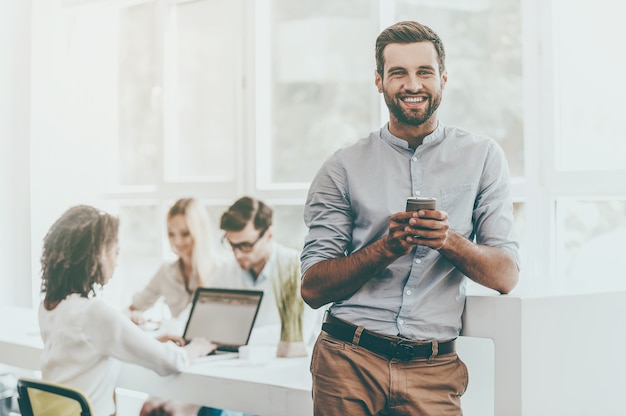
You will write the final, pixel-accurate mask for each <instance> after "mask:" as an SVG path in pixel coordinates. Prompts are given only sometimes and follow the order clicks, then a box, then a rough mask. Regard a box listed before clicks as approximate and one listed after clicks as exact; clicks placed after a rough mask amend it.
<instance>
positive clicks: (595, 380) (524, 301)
mask: <svg viewBox="0 0 626 416" xmlns="http://www.w3.org/2000/svg"><path fill="white" fill-rule="evenodd" d="M0 314H1V316H2V317H3V318H4V319H2V322H0V362H4V363H6V364H9V365H13V366H16V367H24V368H28V369H37V367H38V360H39V355H40V351H41V345H42V344H41V340H40V339H39V336H38V335H37V325H36V320H35V315H34V312H32V311H30V310H28V309H20V308H10V307H2V306H0ZM463 335H465V336H469V337H478V338H489V339H491V340H493V345H494V348H493V351H495V354H493V355H494V356H493V362H491V363H485V362H480V361H478V362H477V361H476V359H475V357H472V351H469V350H465V351H464V350H463V348H464V347H463V345H464V343H463V342H460V343H459V354H460V355H461V357H462V358H463V359H464V360H465V361H466V362H468V363H470V364H469V372H470V390H474V392H475V391H476V390H480V388H481V385H480V384H479V383H477V384H472V381H473V380H478V379H479V378H480V377H481V376H483V374H482V373H484V372H485V369H490V368H495V374H493V378H492V380H493V386H494V387H493V388H494V391H493V392H489V393H491V395H489V394H488V395H487V397H492V398H493V399H492V400H491V402H490V403H486V404H481V403H478V404H476V403H472V404H473V406H472V409H471V410H470V411H468V409H466V411H465V414H466V416H473V415H476V416H488V415H489V414H490V413H492V412H490V411H489V410H485V409H494V411H493V414H494V415H495V416H543V415H550V416H552V415H567V416H589V415H600V414H602V415H626V401H625V400H623V398H622V396H623V394H624V392H625V391H626V377H624V374H625V373H626V354H624V349H625V346H626V292H613V293H596V294H583V295H570V296H568V295H540V296H531V295H528V296H527V295H516V296H515V295H514V296H496V295H485V296H469V297H468V298H467V305H466V311H465V315H464V329H463ZM460 341H463V339H461V340H460ZM490 376H491V374H490ZM119 385H120V387H125V388H129V389H132V390H138V391H143V392H146V393H149V394H151V395H156V396H162V397H168V398H175V399H178V400H182V401H186V402H191V403H198V404H206V405H212V406H215V407H221V408H226V409H232V410H241V411H245V412H251V413H256V414H259V415H268V416H281V415H307V414H308V415H310V414H312V402H311V394H310V389H311V377H310V374H309V368H308V358H297V359H272V360H271V361H269V362H267V363H265V364H255V363H252V362H246V361H245V360H238V361H232V362H228V361H218V362H214V363H210V364H201V365H198V366H194V367H192V368H190V369H189V370H187V371H185V372H184V373H182V374H180V375H177V376H170V377H160V376H158V375H157V374H156V373H153V372H152V371H150V370H145V369H141V368H138V367H136V366H131V365H125V366H124V367H123V370H122V374H121V378H120V383H119ZM470 390H468V394H473V393H471V392H470ZM466 396H467V394H466ZM465 399H466V397H465V396H464V400H465ZM468 401H471V400H468Z"/></svg>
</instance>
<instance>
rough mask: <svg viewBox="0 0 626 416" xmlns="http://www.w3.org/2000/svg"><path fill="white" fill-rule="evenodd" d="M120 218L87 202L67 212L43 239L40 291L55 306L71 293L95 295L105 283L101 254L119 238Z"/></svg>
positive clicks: (47, 304) (49, 305) (49, 306)
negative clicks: (98, 288)
mask: <svg viewBox="0 0 626 416" xmlns="http://www.w3.org/2000/svg"><path fill="white" fill-rule="evenodd" d="M118 229H119V220H118V219H117V218H116V217H113V216H111V215H110V214H107V213H105V212H102V211H99V210H97V209H96V208H94V207H91V206H87V205H78V206H75V207H72V208H70V209H68V210H67V211H65V213H63V215H61V217H60V218H59V219H58V220H57V221H56V222H55V223H54V224H52V227H50V230H49V231H48V233H47V234H46V236H45V237H44V239H43V250H42V254H41V293H45V298H44V306H45V307H46V309H53V308H54V307H55V306H56V305H57V304H58V303H59V302H61V301H62V300H63V299H65V297H66V296H67V295H69V294H71V293H78V294H80V295H81V296H82V297H90V296H93V295H94V294H95V288H96V287H97V286H100V285H102V284H103V283H104V276H103V274H102V266H101V264H100V255H101V253H102V250H103V249H104V248H106V247H109V246H110V245H111V244H113V243H114V242H116V241H117V234H118Z"/></svg>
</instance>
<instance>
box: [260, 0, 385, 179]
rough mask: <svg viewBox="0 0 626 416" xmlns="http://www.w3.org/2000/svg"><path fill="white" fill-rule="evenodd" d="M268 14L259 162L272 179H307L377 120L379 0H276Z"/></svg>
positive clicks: (372, 126)
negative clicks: (266, 110)
mask: <svg viewBox="0 0 626 416" xmlns="http://www.w3.org/2000/svg"><path fill="white" fill-rule="evenodd" d="M271 14H272V16H271V25H270V30H271V35H270V36H271V48H270V51H271V58H270V59H271V70H270V74H271V75H270V78H271V79H270V80H269V81H270V84H271V92H270V96H271V114H270V118H271V122H270V127H269V128H270V132H267V133H268V134H267V136H269V137H271V156H270V157H269V158H263V157H261V160H259V164H261V166H262V167H263V168H264V169H266V170H267V171H268V172H271V173H270V178H269V181H270V182H272V183H275V182H292V183H293V182H308V181H310V180H311V179H312V177H313V175H314V174H315V172H317V170H318V169H319V167H320V165H321V164H322V162H323V161H324V160H325V159H326V158H327V157H328V156H329V155H330V154H331V153H332V152H333V151H334V150H336V149H338V148H339V147H341V146H345V145H346V144H349V143H352V142H354V141H355V140H356V139H358V138H361V137H364V136H365V135H367V134H368V133H369V132H370V131H371V130H372V129H373V128H375V127H378V118H379V98H378V94H376V90H375V87H374V69H375V65H374V52H373V51H374V46H373V45H374V39H375V37H376V33H377V31H378V9H377V2H375V1H371V0H350V1H341V2H338V1H335V0H320V1H315V2H294V1H291V0H276V1H273V2H272V10H271ZM261 82H262V81H261ZM268 100H270V98H269V97H268ZM264 133H265V132H259V135H260V136H261V139H263V138H264V137H265V135H264Z"/></svg>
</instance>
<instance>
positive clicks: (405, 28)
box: [376, 21, 446, 78]
mask: <svg viewBox="0 0 626 416" xmlns="http://www.w3.org/2000/svg"><path fill="white" fill-rule="evenodd" d="M414 42H431V43H432V44H433V45H435V50H436V51H437V57H438V60H439V72H440V73H443V71H445V69H446V52H445V49H444V47H443V42H442V41H441V39H440V38H439V35H437V33H435V31H434V30H432V29H431V28H429V27H428V26H425V25H423V24H421V23H418V22H413V21H404V22H398V23H396V24H394V25H391V26H389V27H388V28H387V29H385V30H383V31H382V32H381V33H380V35H378V38H377V39H376V71H377V72H378V74H379V75H380V76H381V77H382V78H384V70H385V68H384V67H385V60H384V58H383V52H384V50H385V47H387V45H389V44H390V43H414Z"/></svg>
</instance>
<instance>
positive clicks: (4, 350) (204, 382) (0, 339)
mask: <svg viewBox="0 0 626 416" xmlns="http://www.w3.org/2000/svg"><path fill="white" fill-rule="evenodd" d="M0 316H2V317H3V318H4V319H2V320H1V322H0V363H5V364H7V365H11V366H14V367H20V368H24V369H29V370H38V369H39V358H40V356H41V352H42V348H43V342H42V341H41V337H40V335H39V328H38V325H37V317H36V312H35V311H32V310H31V309H26V308H17V307H8V306H0ZM309 362H310V357H300V358H271V359H269V360H258V359H256V360H243V359H226V360H220V361H213V362H205V363H198V364H193V365H191V366H190V367H189V368H188V369H187V370H186V371H184V372H182V373H181V374H178V375H175V376H167V377H161V376H159V375H158V374H156V373H155V372H153V371H151V370H148V369H145V368H142V367H139V366H136V365H132V364H124V365H123V366H122V371H121V373H120V379H119V382H118V387H122V388H126V389H130V390H135V391H141V392H145V393H148V394H150V395H153V396H158V397H163V398H170V399H176V400H180V401H183V402H186V403H196V404H200V405H206V406H212V407H218V408H222V409H231V410H239V411H242V412H249V413H254V414H257V415H268V416H292V415H307V414H313V401H312V398H311V374H310V372H309Z"/></svg>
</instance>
